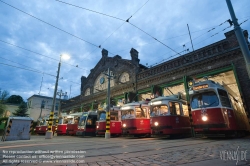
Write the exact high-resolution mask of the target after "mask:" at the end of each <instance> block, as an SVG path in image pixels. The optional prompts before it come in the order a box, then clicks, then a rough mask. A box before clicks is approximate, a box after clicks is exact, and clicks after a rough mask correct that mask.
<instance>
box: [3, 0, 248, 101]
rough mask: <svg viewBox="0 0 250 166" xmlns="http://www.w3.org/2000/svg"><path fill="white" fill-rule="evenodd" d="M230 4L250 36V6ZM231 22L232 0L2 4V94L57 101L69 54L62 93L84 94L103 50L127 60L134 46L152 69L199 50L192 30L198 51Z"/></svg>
mask: <svg viewBox="0 0 250 166" xmlns="http://www.w3.org/2000/svg"><path fill="white" fill-rule="evenodd" d="M231 2H232V5H233V8H234V11H235V14H236V17H237V18H238V22H239V23H242V24H241V28H242V29H245V30H248V31H250V12H249V9H250V0H231ZM228 19H231V16H230V13H229V10H228V7H227V4H226V0H189V1H187V0H129V1H128V0H97V1H93V0H39V1H35V0H21V1H16V0H0V20H1V21H0V89H1V90H7V91H8V92H9V93H10V95H20V96H22V97H23V99H24V100H25V101H26V100H27V99H28V98H29V97H31V96H32V95H35V94H36V95H39V94H40V95H43V96H48V97H53V93H54V88H55V82H56V75H57V70H58V64H59V61H60V55H63V54H68V55H69V56H70V59H69V60H67V61H66V60H63V59H62V60H61V69H60V75H59V83H58V90H62V92H67V95H68V97H69V98H71V97H74V96H78V95H79V94H80V84H81V76H86V77H87V76H88V75H89V73H90V70H91V69H92V68H94V67H95V65H96V64H97V63H98V61H99V60H100V59H101V57H102V55H101V51H102V49H103V48H104V49H106V50H108V52H109V54H108V56H109V57H113V56H115V55H120V56H121V57H122V58H123V59H131V57H130V53H129V52H130V50H131V48H134V49H136V50H137V51H138V52H139V59H140V64H142V65H145V66H148V67H152V66H155V65H157V64H160V63H162V62H165V61H167V60H169V59H171V58H175V57H177V56H179V54H177V53H180V54H186V53H188V52H189V51H192V45H191V42H190V36H189V31H188V27H189V30H190V35H191V38H192V41H193V48H194V50H197V49H199V48H201V47H204V46H206V45H209V44H212V43H214V42H217V41H220V40H223V39H224V38H225V36H224V33H225V32H228V31H230V30H233V26H231V27H230V25H229V23H228V22H227V20H228ZM126 20H128V22H126ZM187 24H188V26H187ZM155 39H157V40H155ZM99 46H100V47H99Z"/></svg>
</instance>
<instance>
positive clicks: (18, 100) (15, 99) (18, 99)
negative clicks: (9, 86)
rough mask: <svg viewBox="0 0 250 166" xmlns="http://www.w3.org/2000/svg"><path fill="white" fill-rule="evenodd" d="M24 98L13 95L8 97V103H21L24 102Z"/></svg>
mask: <svg viewBox="0 0 250 166" xmlns="http://www.w3.org/2000/svg"><path fill="white" fill-rule="evenodd" d="M23 102H24V101H23V98H22V97H21V96H19V95H11V96H10V97H9V98H8V99H7V103H11V104H21V103H23Z"/></svg>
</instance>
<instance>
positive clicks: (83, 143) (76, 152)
mask: <svg viewBox="0 0 250 166" xmlns="http://www.w3.org/2000/svg"><path fill="white" fill-rule="evenodd" d="M0 150H1V161H2V164H1V165H8V166H9V165H11V166H12V165H13V166H14V165H18V166H25V165H37V166H40V165H51V166H52V165H55V166H66V165H67V166H69V165H72V166H74V165H78V166H100V165H103V166H104V165H107V166H108V165H112V166H113V165H114V166H118V165H127V166H130V165H131V166H132V165H154V166H158V165H164V166H167V165H182V166H198V165H203V166H206V165H227V166H228V165H250V137H249V136H248V137H244V138H232V139H226V138H213V139H211V138H210V139H208V138H181V139H169V138H130V137H116V138H110V139H105V138H103V137H73V136H55V137H53V138H52V139H45V136H31V139H30V140H17V141H6V142H1V143H0ZM28 163H29V164H28Z"/></svg>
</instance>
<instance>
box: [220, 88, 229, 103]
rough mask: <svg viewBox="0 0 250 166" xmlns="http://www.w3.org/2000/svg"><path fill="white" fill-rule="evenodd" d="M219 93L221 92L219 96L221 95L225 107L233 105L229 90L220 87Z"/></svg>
mask: <svg viewBox="0 0 250 166" xmlns="http://www.w3.org/2000/svg"><path fill="white" fill-rule="evenodd" d="M218 93H219V96H220V100H221V105H222V106H223V107H231V104H230V101H229V98H228V95H227V92H226V91H224V90H222V89H218Z"/></svg>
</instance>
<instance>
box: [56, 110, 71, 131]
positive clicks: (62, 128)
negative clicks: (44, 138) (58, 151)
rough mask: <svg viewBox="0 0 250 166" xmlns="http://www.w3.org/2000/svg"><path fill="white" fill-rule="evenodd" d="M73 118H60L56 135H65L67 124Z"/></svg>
mask: <svg viewBox="0 0 250 166" xmlns="http://www.w3.org/2000/svg"><path fill="white" fill-rule="evenodd" d="M73 118H74V116H71V115H66V114H63V115H62V117H61V118H59V123H58V125H57V131H56V133H57V135H66V134H67V124H68V122H69V121H70V120H72V119H73Z"/></svg>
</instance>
